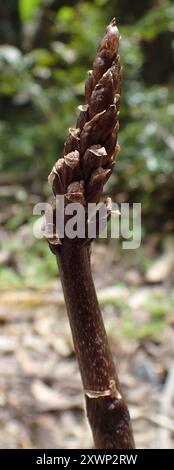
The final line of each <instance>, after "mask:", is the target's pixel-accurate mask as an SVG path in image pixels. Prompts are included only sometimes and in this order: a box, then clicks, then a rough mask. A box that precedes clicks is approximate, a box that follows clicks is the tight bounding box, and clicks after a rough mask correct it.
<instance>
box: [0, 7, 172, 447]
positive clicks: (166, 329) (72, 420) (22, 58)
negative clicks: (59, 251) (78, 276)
mask: <svg viewBox="0 0 174 470" xmlns="http://www.w3.org/2000/svg"><path fill="white" fill-rule="evenodd" d="M113 16H116V18H117V20H118V25H119V29H120V32H121V36H122V40H121V48H120V54H121V62H122V66H123V73H122V104H121V113H120V133H119V143H120V145H121V152H120V155H119V159H118V163H117V165H116V167H115V171H114V174H113V176H112V178H111V179H110V181H109V182H108V185H107V187H106V188H105V193H106V194H111V195H112V197H113V200H115V201H117V202H118V203H121V202H141V203H142V244H141V246H140V248H139V249H137V250H135V251H134V250H133V251H131V250H129V251H128V250H122V245H121V243H120V242H118V241H117V243H116V241H115V240H109V239H108V240H107V242H106V240H105V241H104V240H103V242H101V241H100V242H97V243H95V244H94V247H93V256H92V268H93V273H94V279H95V284H96V287H97V292H98V297H99V301H100V304H101V307H102V311H103V315H104V320H105V323H106V328H107V332H108V335H109V340H110V344H111V348H112V351H113V354H114V356H115V358H116V361H117V365H118V369H119V374H120V379H121V382H122V384H123V389H124V392H125V394H126V396H127V399H128V403H129V408H130V412H131V416H132V421H133V427H134V431H135V439H136V444H137V447H140V448H152V447H155V448H165V447H173V446H174V406H173V405H174V404H173V400H174V367H173V357H174V341H173V339H174V333H173V327H174V288H173V281H174V236H173V235H174V197H173V187H174V166H173V162H174V136H173V122H174V99H173V98H174V88H173V85H174V4H173V1H172V0H164V1H163V0H141V1H140V0H131V1H129V0H95V1H80V0H74V1H73V0H71V1H58V0H18V1H13V0H6V1H5V2H1V5H0V43H1V44H0V209H1V213H0V275H1V282H0V299H1V306H0V448H27V447H36V448H38V447H43V448H51V447H57V448H80V447H82V448H83V447H84V448H88V447H90V446H92V439H91V434H90V430H89V428H88V425H87V422H86V419H85V415H84V411H83V408H84V403H83V396H82V391H81V383H80V377H79V372H78V367H77V364H76V360H75V355H74V349H73V345H72V340H71V334H70V329H69V325H68V321H67V317H66V311H65V308H64V301H63V296H62V291H61V285H60V280H59V277H58V275H57V267H56V262H55V259H54V256H52V255H51V253H50V251H49V249H48V247H47V244H46V242H45V241H44V240H36V239H35V238H34V236H33V233H32V226H33V222H34V221H35V218H34V216H33V215H32V210H33V205H34V204H35V203H37V202H39V201H44V200H46V199H47V197H48V196H49V194H50V188H49V187H48V183H47V175H48V173H49V172H50V169H51V168H52V165H53V163H54V161H55V160H56V159H57V158H58V157H59V156H60V157H61V155H62V149H63V142H64V139H65V136H66V135H67V129H68V127H73V126H74V124H75V120H76V115H77V106H78V105H79V104H82V103H83V100H84V97H83V96H84V81H85V77H86V72H87V70H88V69H89V68H90V67H91V64H92V61H93V58H94V54H95V50H96V46H97V44H98V42H99V40H100V39H101V37H102V36H103V34H104V31H105V28H106V25H107V23H108V22H109V21H110V19H111V18H112V17H113Z"/></svg>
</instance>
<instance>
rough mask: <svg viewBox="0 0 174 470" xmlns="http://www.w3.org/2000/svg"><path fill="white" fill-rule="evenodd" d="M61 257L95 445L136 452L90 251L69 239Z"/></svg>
mask: <svg viewBox="0 0 174 470" xmlns="http://www.w3.org/2000/svg"><path fill="white" fill-rule="evenodd" d="M56 254H57V261H58V265H59V270H60V276H61V281H62V285H63V290H64V295H65V302H66V306H67V311H68V315H69V320H70V325H71V330H72V334H73V340H74V347H75V351H76V355H77V358H78V361H79V367H80V372H81V377H82V382H83V387H84V393H85V398H86V406H87V415H88V419H89V422H90V425H91V428H92V432H93V437H94V443H95V446H96V448H100V449H121V448H122V449H125V448H127V449H129V448H134V441H133V435H132V429H131V424H130V417H129V412H128V409H127V406H126V403H125V401H124V398H123V396H122V392H121V390H120V385H119V381H118V377H117V374H116V371H115V365H114V362H113V359H112V356H111V352H110V349H109V345H108V340H107V335H106V331H105V328H104V323H103V319H102V315H101V312H100V307H99V304H98V301H97V296H96V292H95V287H94V283H93V279H92V274H91V266H90V256H89V247H88V246H86V245H84V244H80V242H77V243H74V242H72V241H71V240H64V243H63V245H62V247H61V250H58V251H57V253H56Z"/></svg>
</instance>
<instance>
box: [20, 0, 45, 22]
mask: <svg viewBox="0 0 174 470" xmlns="http://www.w3.org/2000/svg"><path fill="white" fill-rule="evenodd" d="M41 1H42V0H19V15H20V18H21V21H22V23H25V22H26V21H29V20H31V18H32V17H33V15H34V14H35V12H36V10H37V8H38V6H39V4H40V3H41Z"/></svg>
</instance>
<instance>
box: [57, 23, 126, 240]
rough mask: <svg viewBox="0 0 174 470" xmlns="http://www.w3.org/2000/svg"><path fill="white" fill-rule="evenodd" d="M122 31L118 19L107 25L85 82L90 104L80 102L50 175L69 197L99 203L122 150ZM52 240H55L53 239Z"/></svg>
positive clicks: (58, 189) (58, 190)
mask: <svg viewBox="0 0 174 470" xmlns="http://www.w3.org/2000/svg"><path fill="white" fill-rule="evenodd" d="M119 37H120V36H119V32H118V29H117V27H116V21H115V19H113V20H112V22H111V23H110V25H109V26H108V28H107V33H106V36H105V37H104V39H103V41H102V42H101V44H100V46H99V48H98V51H97V55H96V58H95V61H94V63H93V70H90V71H89V72H88V78H87V81H86V86H85V98H86V104H85V105H83V106H79V110H80V113H79V116H78V119H77V123H76V128H75V129H73V128H71V129H69V135H68V138H67V140H66V142H65V145H64V157H63V158H60V159H59V160H58V161H57V162H56V163H55V165H54V167H53V170H52V171H51V173H50V175H49V182H50V183H51V185H52V189H53V193H54V195H55V196H56V195H58V194H65V197H66V199H67V200H68V201H73V202H81V203H82V204H83V205H84V206H87V204H88V203H89V202H95V203H98V202H99V200H100V197H101V195H102V191H103V186H104V184H105V183H106V181H107V180H108V178H109V177H110V175H111V173H112V171H113V168H114V162H115V157H116V155H117V154H118V152H119V145H118V144H117V134H118V129H119V121H118V114H119V105H120V57H119V54H118V47H119ZM50 241H51V240H50Z"/></svg>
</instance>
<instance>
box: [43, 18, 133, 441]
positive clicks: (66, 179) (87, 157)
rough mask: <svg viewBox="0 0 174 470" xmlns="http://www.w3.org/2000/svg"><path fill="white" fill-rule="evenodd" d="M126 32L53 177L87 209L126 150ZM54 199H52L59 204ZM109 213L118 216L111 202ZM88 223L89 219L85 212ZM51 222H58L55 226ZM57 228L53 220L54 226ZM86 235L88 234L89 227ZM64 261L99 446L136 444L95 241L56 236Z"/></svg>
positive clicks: (114, 38) (105, 55) (111, 35)
mask: <svg viewBox="0 0 174 470" xmlns="http://www.w3.org/2000/svg"><path fill="white" fill-rule="evenodd" d="M119 39H120V36H119V32H118V29H117V26H116V21H115V19H113V20H112V21H111V23H110V24H109V26H108V28H107V32H106V35H105V36H104V38H103V40H102V41H101V44H100V45H99V48H98V51H97V55H96V58H95V60H94V63H93V69H92V70H90V71H89V73H88V78H87V81H86V87H85V98H86V103H85V104H84V105H83V106H80V107H79V111H80V113H79V116H78V119H77V124H76V128H75V129H72V128H71V129H69V135H68V138H67V140H66V142H65V146H64V156H63V158H60V159H59V160H58V161H57V162H56V163H55V165H54V167H53V170H52V171H51V173H50V175H49V182H50V183H51V185H52V189H53V194H54V197H55V196H56V195H59V194H61V195H62V194H64V195H65V203H66V205H68V204H69V203H70V202H80V203H81V204H82V206H83V207H85V209H87V205H88V203H90V202H95V203H98V202H99V200H100V197H101V195H102V191H103V186H104V184H105V183H106V181H107V180H108V178H109V176H110V175H111V173H112V171H113V167H114V162H115V157H116V155H117V153H118V152H119V145H118V144H117V134H118V129H119V122H118V114H119V105H120V57H119V54H118V48H119ZM54 204H55V202H54V201H53V208H54ZM107 207H108V215H109V214H110V213H111V207H110V203H108V206H107ZM85 220H86V225H87V226H88V223H89V222H88V218H87V217H86V219H85ZM50 225H51V224H50ZM53 225H54V224H53ZM85 233H86V232H85ZM48 241H49V243H50V247H51V250H52V251H53V252H54V254H55V255H56V258H57V262H58V266H59V273H60V278H61V282H62V286H63V291H64V296H65V303H66V307H67V312H68V316H69V321H70V326H71V330H72V335H73V341H74V347H75V352H76V355H77V359H78V363H79V368H80V373H81V378H82V382H83V388H84V394H85V400H86V408H87V416H88V419H89V423H90V426H91V429H92V433H93V438H94V443H95V446H96V448H100V449H125V448H133V447H134V440H133V434H132V428H131V423H130V417H129V412H128V409H127V405H126V402H125V399H124V397H123V394H122V391H121V388H120V384H119V380H118V376H117V373H116V369H115V364H114V361H113V358H112V355H111V352H110V348H109V344H108V339H107V335H106V331H105V328H104V323H103V319H102V315H101V312H100V307H99V304H98V300H97V296H96V292H95V287H94V283H93V279H92V274H91V266H90V243H89V242H90V241H91V240H88V239H85V240H81V239H78V238H77V239H76V241H75V242H74V240H71V239H68V237H67V236H66V237H64V238H63V237H62V238H61V240H59V239H58V237H57V236H56V232H55V235H54V237H52V238H51V237H50V238H49V239H48Z"/></svg>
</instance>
